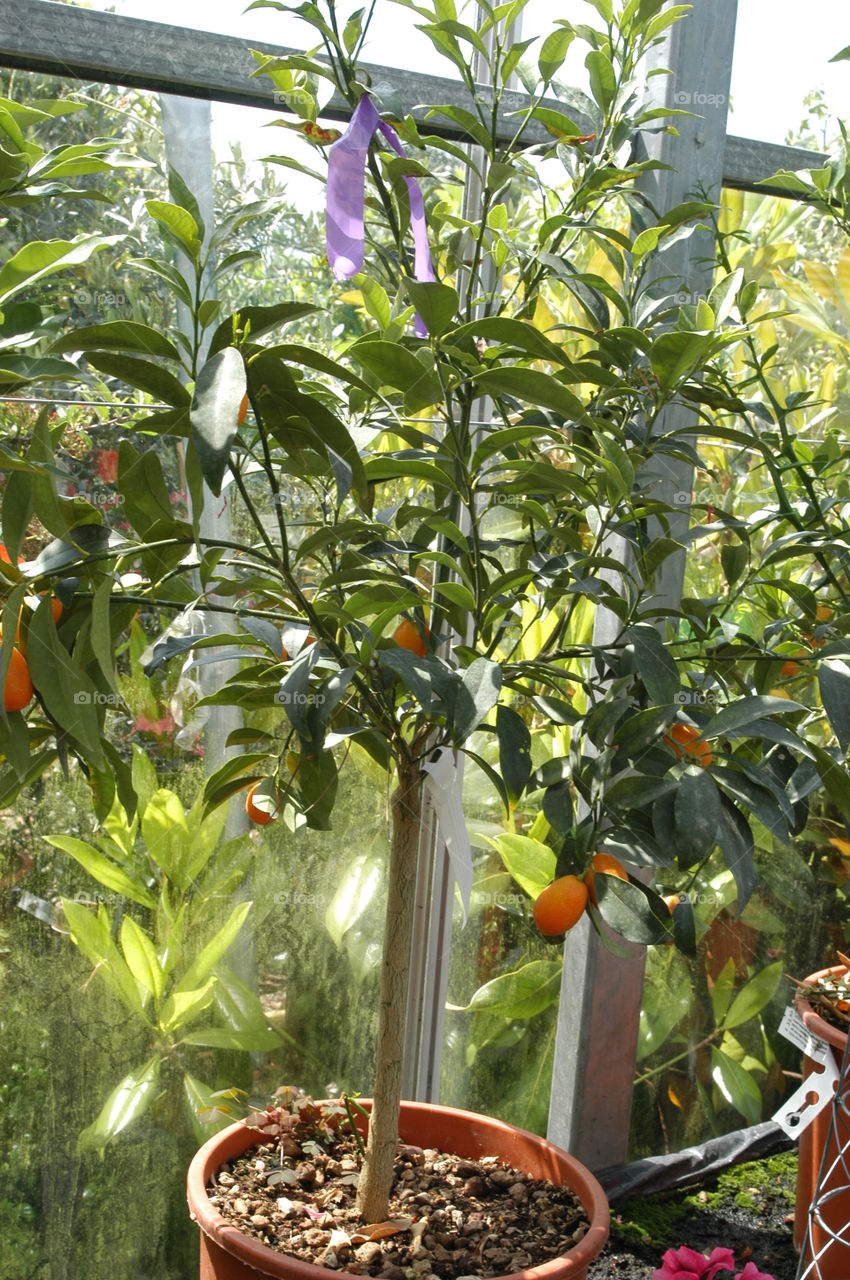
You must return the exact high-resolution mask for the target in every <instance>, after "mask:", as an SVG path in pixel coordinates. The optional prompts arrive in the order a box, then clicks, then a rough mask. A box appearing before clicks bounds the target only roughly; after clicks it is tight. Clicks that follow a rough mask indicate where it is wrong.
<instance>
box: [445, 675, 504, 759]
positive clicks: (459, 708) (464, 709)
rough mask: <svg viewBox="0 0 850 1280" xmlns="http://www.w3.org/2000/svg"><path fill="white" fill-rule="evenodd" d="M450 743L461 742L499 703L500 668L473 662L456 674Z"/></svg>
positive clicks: (500, 686)
mask: <svg viewBox="0 0 850 1280" xmlns="http://www.w3.org/2000/svg"><path fill="white" fill-rule="evenodd" d="M454 687H455V699H454V709H453V713H452V740H453V741H454V742H456V743H459V742H464V741H465V740H466V739H467V738H468V737H469V735H470V734H471V733H472V732H473V730H475V729H477V728H478V726H479V725H480V724H481V722H482V720H483V719H484V718H485V716H486V715H487V714H488V712H489V711H491V710H492V708H493V707H495V705H496V703H497V702H498V701H499V693H500V691H501V688H502V668H501V667H500V666H499V664H498V663H497V662H491V661H490V659H489V658H476V659H475V661H474V662H472V663H470V665H469V666H468V667H465V668H464V669H463V670H462V671H461V673H460V683H459V684H456V685H455V686H454Z"/></svg>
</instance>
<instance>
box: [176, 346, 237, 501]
mask: <svg viewBox="0 0 850 1280" xmlns="http://www.w3.org/2000/svg"><path fill="white" fill-rule="evenodd" d="M246 386H247V383H246V379H245V363H244V361H243V359H242V356H241V355H240V354H239V352H238V351H237V350H236V348H235V347H225V348H224V350H223V351H219V352H217V353H216V355H214V356H212V357H211V358H210V359H209V360H208V361H207V362H206V364H205V365H204V367H203V369H201V372H200V373H199V374H198V378H197V381H196V383H195V394H194V395H193V397H192V407H191V409H190V410H189V417H190V419H191V422H192V439H193V441H194V444H195V452H196V454H197V456H198V462H199V463H200V466H201V471H202V472H203V476H204V479H205V480H206V482H207V484H208V485H209V487H210V489H212V491H213V493H214V494H215V495H216V497H218V496H219V495H220V493H221V486H222V483H223V481H224V473H225V471H226V470H227V460H228V458H229V456H230V450H231V447H232V445H233V441H234V440H235V438H236V432H237V430H238V421H239V407H240V405H241V403H242V398H243V396H244V395H245V391H246Z"/></svg>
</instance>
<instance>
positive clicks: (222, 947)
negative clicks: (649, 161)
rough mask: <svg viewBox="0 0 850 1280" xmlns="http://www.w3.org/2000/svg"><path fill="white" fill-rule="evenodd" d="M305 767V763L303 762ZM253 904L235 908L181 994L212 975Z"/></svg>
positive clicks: (190, 972) (192, 969)
mask: <svg viewBox="0 0 850 1280" xmlns="http://www.w3.org/2000/svg"><path fill="white" fill-rule="evenodd" d="M302 767H303V762H302ZM253 905H254V904H253V903H252V902H240V903H239V904H238V905H237V906H235V907H234V908H233V910H232V911H231V913H230V915H229V917H228V918H227V920H226V921H225V923H224V924H223V925H222V926H221V928H220V929H219V930H218V932H217V933H216V934H215V935H214V936H213V937H212V938H211V939H210V941H209V942H208V943H207V945H206V946H205V947H204V949H203V951H202V952H201V954H200V955H199V956H198V958H197V960H195V962H194V963H193V964H192V965H191V966H190V967H189V969H188V970H187V971H186V973H185V974H184V976H183V977H182V978H181V980H180V982H179V983H178V986H177V990H178V991H179V992H183V991H191V990H192V989H193V988H194V987H196V986H197V985H198V984H199V983H201V982H203V981H204V979H205V978H206V977H207V976H208V975H209V974H210V973H212V971H213V969H214V968H215V966H216V965H217V964H218V962H219V960H220V959H221V958H222V956H223V955H224V954H225V952H226V951H228V950H229V949H230V947H232V946H233V944H234V942H235V941H236V939H237V938H238V937H239V934H240V932H241V930H242V927H243V925H244V924H245V921H246V920H247V919H248V916H249V914H250V912H251V908H252V907H253Z"/></svg>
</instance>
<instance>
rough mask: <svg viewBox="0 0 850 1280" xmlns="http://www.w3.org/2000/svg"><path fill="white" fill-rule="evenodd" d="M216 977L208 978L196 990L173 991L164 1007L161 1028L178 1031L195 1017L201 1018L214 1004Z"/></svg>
mask: <svg viewBox="0 0 850 1280" xmlns="http://www.w3.org/2000/svg"><path fill="white" fill-rule="evenodd" d="M215 984H216V979H215V978H214V977H210V978H207V980H206V982H205V983H204V984H203V985H202V986H200V987H196V988H195V989H194V990H185V989H181V990H177V991H173V992H172V993H171V995H170V996H169V997H168V999H167V1000H166V1002H165V1004H164V1005H163V1007H162V1016H161V1018H160V1022H159V1025H160V1028H161V1030H162V1032H163V1033H164V1034H166V1035H167V1034H168V1033H169V1032H171V1031H178V1030H179V1029H180V1027H185V1026H187V1025H188V1024H189V1023H190V1022H193V1021H194V1020H195V1018H199V1017H200V1015H201V1014H202V1013H203V1012H204V1010H205V1009H208V1008H209V1006H210V1005H211V1004H212V1000H213V993H214V990H215Z"/></svg>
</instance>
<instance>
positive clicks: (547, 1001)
mask: <svg viewBox="0 0 850 1280" xmlns="http://www.w3.org/2000/svg"><path fill="white" fill-rule="evenodd" d="M560 989H561V961H560V959H558V960H532V961H531V963H530V964H526V965H523V966H522V968H520V969H517V970H515V971H514V972H513V973H503V974H501V975H500V977H498V978H493V980H492V981H491V982H486V983H485V984H484V986H483V987H479V988H478V990H477V991H476V992H475V994H474V995H473V997H472V999H471V1000H470V1002H469V1004H468V1005H467V1006H466V1008H467V1010H468V1011H469V1012H471V1013H487V1014H489V1015H491V1016H495V1017H499V1018H504V1019H514V1018H534V1017H536V1016H537V1014H538V1013H542V1012H543V1010H544V1009H548V1008H549V1007H550V1006H551V1005H553V1004H557V1002H558V996H559V994H560Z"/></svg>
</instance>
